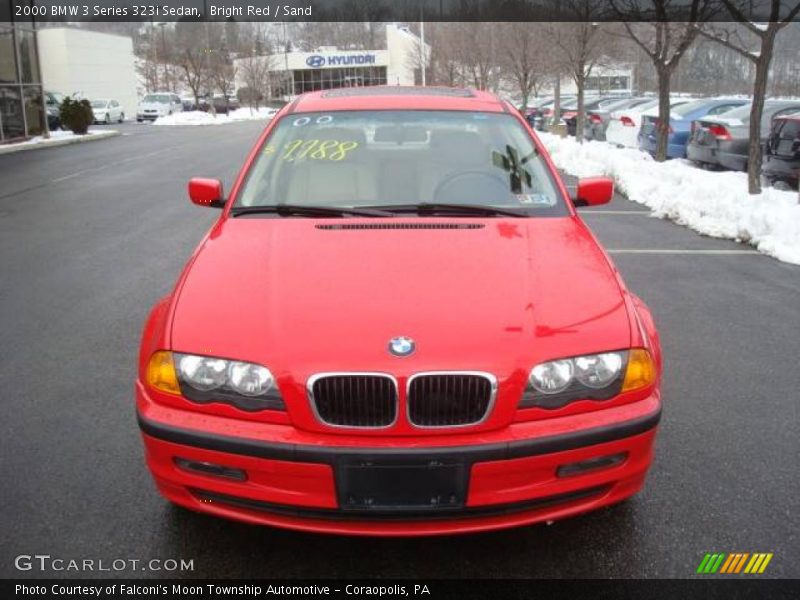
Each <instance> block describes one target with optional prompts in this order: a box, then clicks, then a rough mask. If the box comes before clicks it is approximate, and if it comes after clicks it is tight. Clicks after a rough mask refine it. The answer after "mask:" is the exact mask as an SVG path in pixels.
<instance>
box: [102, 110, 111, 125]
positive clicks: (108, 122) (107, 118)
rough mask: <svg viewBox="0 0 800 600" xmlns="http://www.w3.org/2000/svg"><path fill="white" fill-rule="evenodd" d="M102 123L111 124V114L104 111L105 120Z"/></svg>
mask: <svg viewBox="0 0 800 600" xmlns="http://www.w3.org/2000/svg"><path fill="white" fill-rule="evenodd" d="M103 123H105V124H106V125H109V124H111V115H109V114H108V113H106V120H105V121H103Z"/></svg>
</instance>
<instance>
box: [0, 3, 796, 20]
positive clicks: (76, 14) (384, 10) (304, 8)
mask: <svg viewBox="0 0 800 600" xmlns="http://www.w3.org/2000/svg"><path fill="white" fill-rule="evenodd" d="M693 1H694V0H671V1H670V2H668V6H667V7H666V11H665V12H663V13H658V14H657V13H656V11H655V10H654V6H653V4H654V0H282V1H281V0H0V21H8V20H11V21H15V20H17V21H27V22H29V21H30V20H31V16H30V14H31V12H35V14H34V15H33V19H34V20H36V21H39V22H70V21H142V22H149V21H155V22H168V21H240V22H244V21H262V22H284V21H299V22H302V21H404V22H408V21H428V22H431V21H480V22H489V21H528V22H552V21H591V22H603V21H621V20H627V21H655V20H665V21H685V20H688V15H689V14H690V10H691V7H692V3H693ZM700 1H701V3H702V4H704V5H707V6H706V7H708V6H711V8H712V10H711V11H710V14H708V15H707V16H706V17H705V18H706V19H708V20H716V21H729V20H731V16H730V13H729V12H728V11H727V10H726V9H725V8H724V6H723V4H722V0H700ZM733 1H734V2H735V3H737V5H738V6H740V7H741V10H742V13H743V14H745V15H746V16H747V17H748V18H749V20H751V21H754V22H763V21H768V20H770V15H771V10H772V2H771V0H733ZM9 4H10V5H11V6H10V8H11V11H10V14H8V13H9V10H8V8H9ZM794 4H795V3H794V2H783V3H782V9H781V13H780V16H781V17H783V16H785V14H786V13H788V12H789V11H790V10H791V9H792V8H793V6H794ZM32 7H33V11H32V10H31V8H32ZM143 8H144V10H142V9H143Z"/></svg>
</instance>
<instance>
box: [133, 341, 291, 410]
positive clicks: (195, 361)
mask: <svg viewBox="0 0 800 600" xmlns="http://www.w3.org/2000/svg"><path fill="white" fill-rule="evenodd" d="M147 381H148V383H150V385H152V386H153V387H155V388H158V389H160V390H162V391H165V392H168V393H171V394H180V395H182V396H183V397H185V398H187V399H188V400H191V401H193V402H198V403H200V404H206V403H209V402H222V403H224V404H231V405H233V406H236V407H237V408H240V409H242V410H247V411H256V410H265V409H273V410H286V407H285V405H284V403H283V398H282V397H281V394H280V391H279V390H278V387H277V385H276V384H275V378H274V377H273V375H272V373H271V372H270V370H269V369H268V368H267V367H265V366H263V365H258V364H254V363H248V362H242V361H232V360H227V359H224V358H217V357H212V356H197V355H194V354H178V353H171V352H166V351H160V352H156V353H155V354H153V356H152V358H151V359H150V364H149V365H148V374H147Z"/></svg>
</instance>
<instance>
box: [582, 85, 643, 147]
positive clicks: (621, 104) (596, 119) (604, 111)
mask: <svg viewBox="0 0 800 600" xmlns="http://www.w3.org/2000/svg"><path fill="white" fill-rule="evenodd" d="M651 100H652V98H650V97H646V96H641V97H636V98H623V99H621V100H618V101H617V102H613V103H611V104H606V105H605V106H600V107H596V108H593V109H591V110H588V111H587V112H586V123H585V125H584V130H583V137H584V138H586V139H587V140H598V141H603V140H605V139H606V129H607V128H608V124H609V122H610V121H611V113H612V112H614V111H618V110H622V109H625V108H635V107H637V106H640V105H642V104H645V103H647V102H650V101H651Z"/></svg>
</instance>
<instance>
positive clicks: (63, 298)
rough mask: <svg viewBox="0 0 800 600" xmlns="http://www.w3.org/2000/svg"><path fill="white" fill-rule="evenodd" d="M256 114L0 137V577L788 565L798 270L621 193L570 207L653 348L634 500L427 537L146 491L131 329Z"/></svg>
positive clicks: (795, 566) (615, 571)
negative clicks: (339, 526)
mask: <svg viewBox="0 0 800 600" xmlns="http://www.w3.org/2000/svg"><path fill="white" fill-rule="evenodd" d="M262 127H263V123H252V122H251V123H239V124H233V125H226V126H221V127H209V128H205V127H189V128H174V127H169V128H158V127H152V126H148V125H136V124H125V125H123V126H121V127H116V126H115V128H119V129H120V130H121V131H123V133H124V134H125V135H122V136H119V137H115V138H111V139H107V140H103V141H97V142H92V143H88V144H79V145H74V146H66V147H61V148H51V149H43V150H36V151H31V152H23V153H18V154H10V155H5V156H0V256H1V257H2V258H1V259H0V332H2V342H3V343H2V344H0V390H2V392H1V393H0V395H2V402H0V432H1V436H0V444H2V452H0V478H1V479H0V480H2V482H3V504H4V506H3V510H2V513H1V515H0V536H2V539H3V544H2V551H1V552H2V555H1V556H0V576H3V577H15V576H42V575H44V576H58V575H61V573H58V572H52V571H48V572H45V573H43V574H41V573H36V572H20V571H16V570H15V568H14V557H15V556H17V555H19V554H34V553H45V554H50V555H52V556H54V557H55V556H58V557H63V558H67V559H69V558H77V559H80V558H95V559H100V558H103V559H105V560H111V559H114V558H129V559H130V558H134V559H149V558H184V559H193V560H194V565H195V571H194V572H188V573H184V574H182V575H185V576H200V577H247V576H251V577H252V576H261V577H347V578H355V577H359V576H380V577H414V578H432V577H448V578H454V577H475V576H480V577H492V578H504V577H603V578H605V577H612V578H618V577H677V578H680V577H691V576H693V574H694V571H695V569H696V567H697V565H698V564H699V562H700V560H701V559H702V557H703V555H704V553H706V552H712V551H717V552H773V553H774V558H773V559H772V562H771V563H770V566H769V569H768V570H767V575H769V576H773V577H800V561H798V558H799V557H800V539H799V538H798V535H800V534H799V533H798V532H800V478H798V476H797V473H798V459H800V437H799V436H798V423H799V422H800V419H799V417H800V411H799V410H798V406H799V405H800V392H799V391H798V377H797V372H798V366H797V365H798V362H797V361H798V358H797V357H798V356H799V355H800V336H798V332H800V310H798V307H800V267H793V266H791V265H788V264H784V263H780V262H778V261H776V260H774V259H771V258H768V257H765V256H763V255H760V254H757V253H755V252H753V251H752V250H751V249H750V248H749V247H748V246H743V245H737V244H735V243H732V242H726V241H721V240H712V239H708V238H703V237H700V236H698V235H696V234H694V233H692V232H691V231H689V230H687V229H685V228H683V227H680V226H677V225H673V224H671V223H668V222H665V221H660V220H656V219H652V218H649V217H648V216H647V213H646V212H644V208H643V207H641V206H639V205H635V204H633V203H630V202H628V201H627V200H625V199H622V198H616V199H615V201H614V202H613V203H612V204H611V205H609V206H606V207H602V209H591V210H584V211H582V214H583V215H585V219H586V221H587V222H588V224H589V225H590V226H591V227H592V229H593V230H594V231H595V233H596V235H597V236H598V237H599V238H600V240H601V241H602V242H603V244H604V245H605V246H606V247H607V248H608V249H610V250H611V252H612V254H613V258H614V260H615V262H616V264H617V266H618V267H619V269H620V270H621V271H622V273H623V276H624V277H625V279H626V281H627V283H628V285H629V286H630V287H631V288H632V289H633V290H634V291H635V292H636V293H638V294H639V295H640V296H641V297H642V298H643V299H644V300H645V301H646V302H647V303H648V304H649V305H650V306H651V308H652V310H653V313H654V316H655V318H656V320H657V323H658V325H659V327H660V331H661V335H662V343H663V345H664V351H665V361H666V373H665V379H664V388H663V392H664V402H665V408H664V415H663V420H662V425H661V429H660V434H659V438H658V444H657V456H656V461H655V464H654V466H653V468H652V471H651V474H650V477H649V480H648V483H647V486H646V488H645V489H644V491H643V492H642V493H641V494H640V495H638V496H637V497H635V498H633V499H632V500H630V501H628V502H626V503H623V504H621V505H619V506H616V507H612V508H610V509H606V510H603V511H601V512H596V513H592V514H588V515H585V516H582V517H578V518H574V519H570V520H567V521H563V522H558V523H555V524H553V525H550V526H546V525H542V526H535V527H529V528H524V529H517V530H509V531H504V532H499V533H491V534H483V535H475V536H468V537H449V538H435V539H426V540H419V539H409V540H381V539H359V538H341V537H326V536H316V535H309V534H298V533H293V532H286V531H280V530H274V529H269V528H261V527H251V526H245V525H240V524H237V523H233V522H228V521H223V520H218V519H215V518H212V517H207V516H203V515H197V514H193V513H190V512H187V511H184V510H181V509H176V508H172V507H171V506H170V505H168V504H167V503H166V502H165V501H164V500H162V499H161V497H160V496H158V495H157V493H156V491H155V489H154V486H153V484H152V482H151V480H150V476H149V474H148V472H147V470H146V468H145V465H144V461H143V456H142V447H141V443H140V439H139V432H138V429H137V426H136V420H135V413H134V405H133V380H134V377H135V370H136V357H137V351H138V340H139V334H140V331H141V326H142V323H143V321H144V318H145V316H146V314H147V312H148V310H149V308H150V307H151V305H152V304H153V303H154V302H155V301H156V300H157V299H158V298H159V297H161V296H163V295H164V294H166V293H168V291H169V290H170V288H171V286H172V285H173V283H174V281H175V279H176V277H177V275H178V273H179V271H180V269H181V267H182V266H183V264H184V262H185V261H186V259H187V257H188V256H189V254H190V253H191V251H192V250H193V248H194V247H195V245H196V243H197V242H198V241H199V239H200V237H201V236H202V235H203V233H204V232H205V231H206V229H207V228H208V227H209V225H210V224H211V222H212V220H213V219H214V218H215V216H216V215H217V213H216V212H215V211H213V210H203V209H200V208H197V207H194V206H193V205H191V204H190V202H189V200H188V198H187V197H186V192H185V188H186V181H187V180H188V179H189V178H190V177H191V176H197V175H202V176H209V177H219V178H221V179H222V180H223V181H224V182H225V184H226V189H227V188H228V187H230V184H231V183H232V181H233V178H234V176H235V173H236V172H237V170H238V168H239V166H240V165H241V163H242V161H243V159H244V157H245V155H246V153H247V151H248V150H249V148H250V146H251V144H252V143H253V141H254V140H255V138H256V136H257V135H258V133H259V132H260V130H261V128H262ZM111 574H112V575H113V574H114V573H111ZM71 575H73V574H71ZM84 575H86V576H90V575H91V573H86V574H84ZM95 575H96V574H95ZM103 575H109V574H108V573H105V574H103ZM119 575H127V576H130V575H133V576H137V575H150V576H158V575H159V573H137V572H131V571H123V572H121V573H119ZM169 575H178V576H180V575H181V574H179V573H170V574H169Z"/></svg>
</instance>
